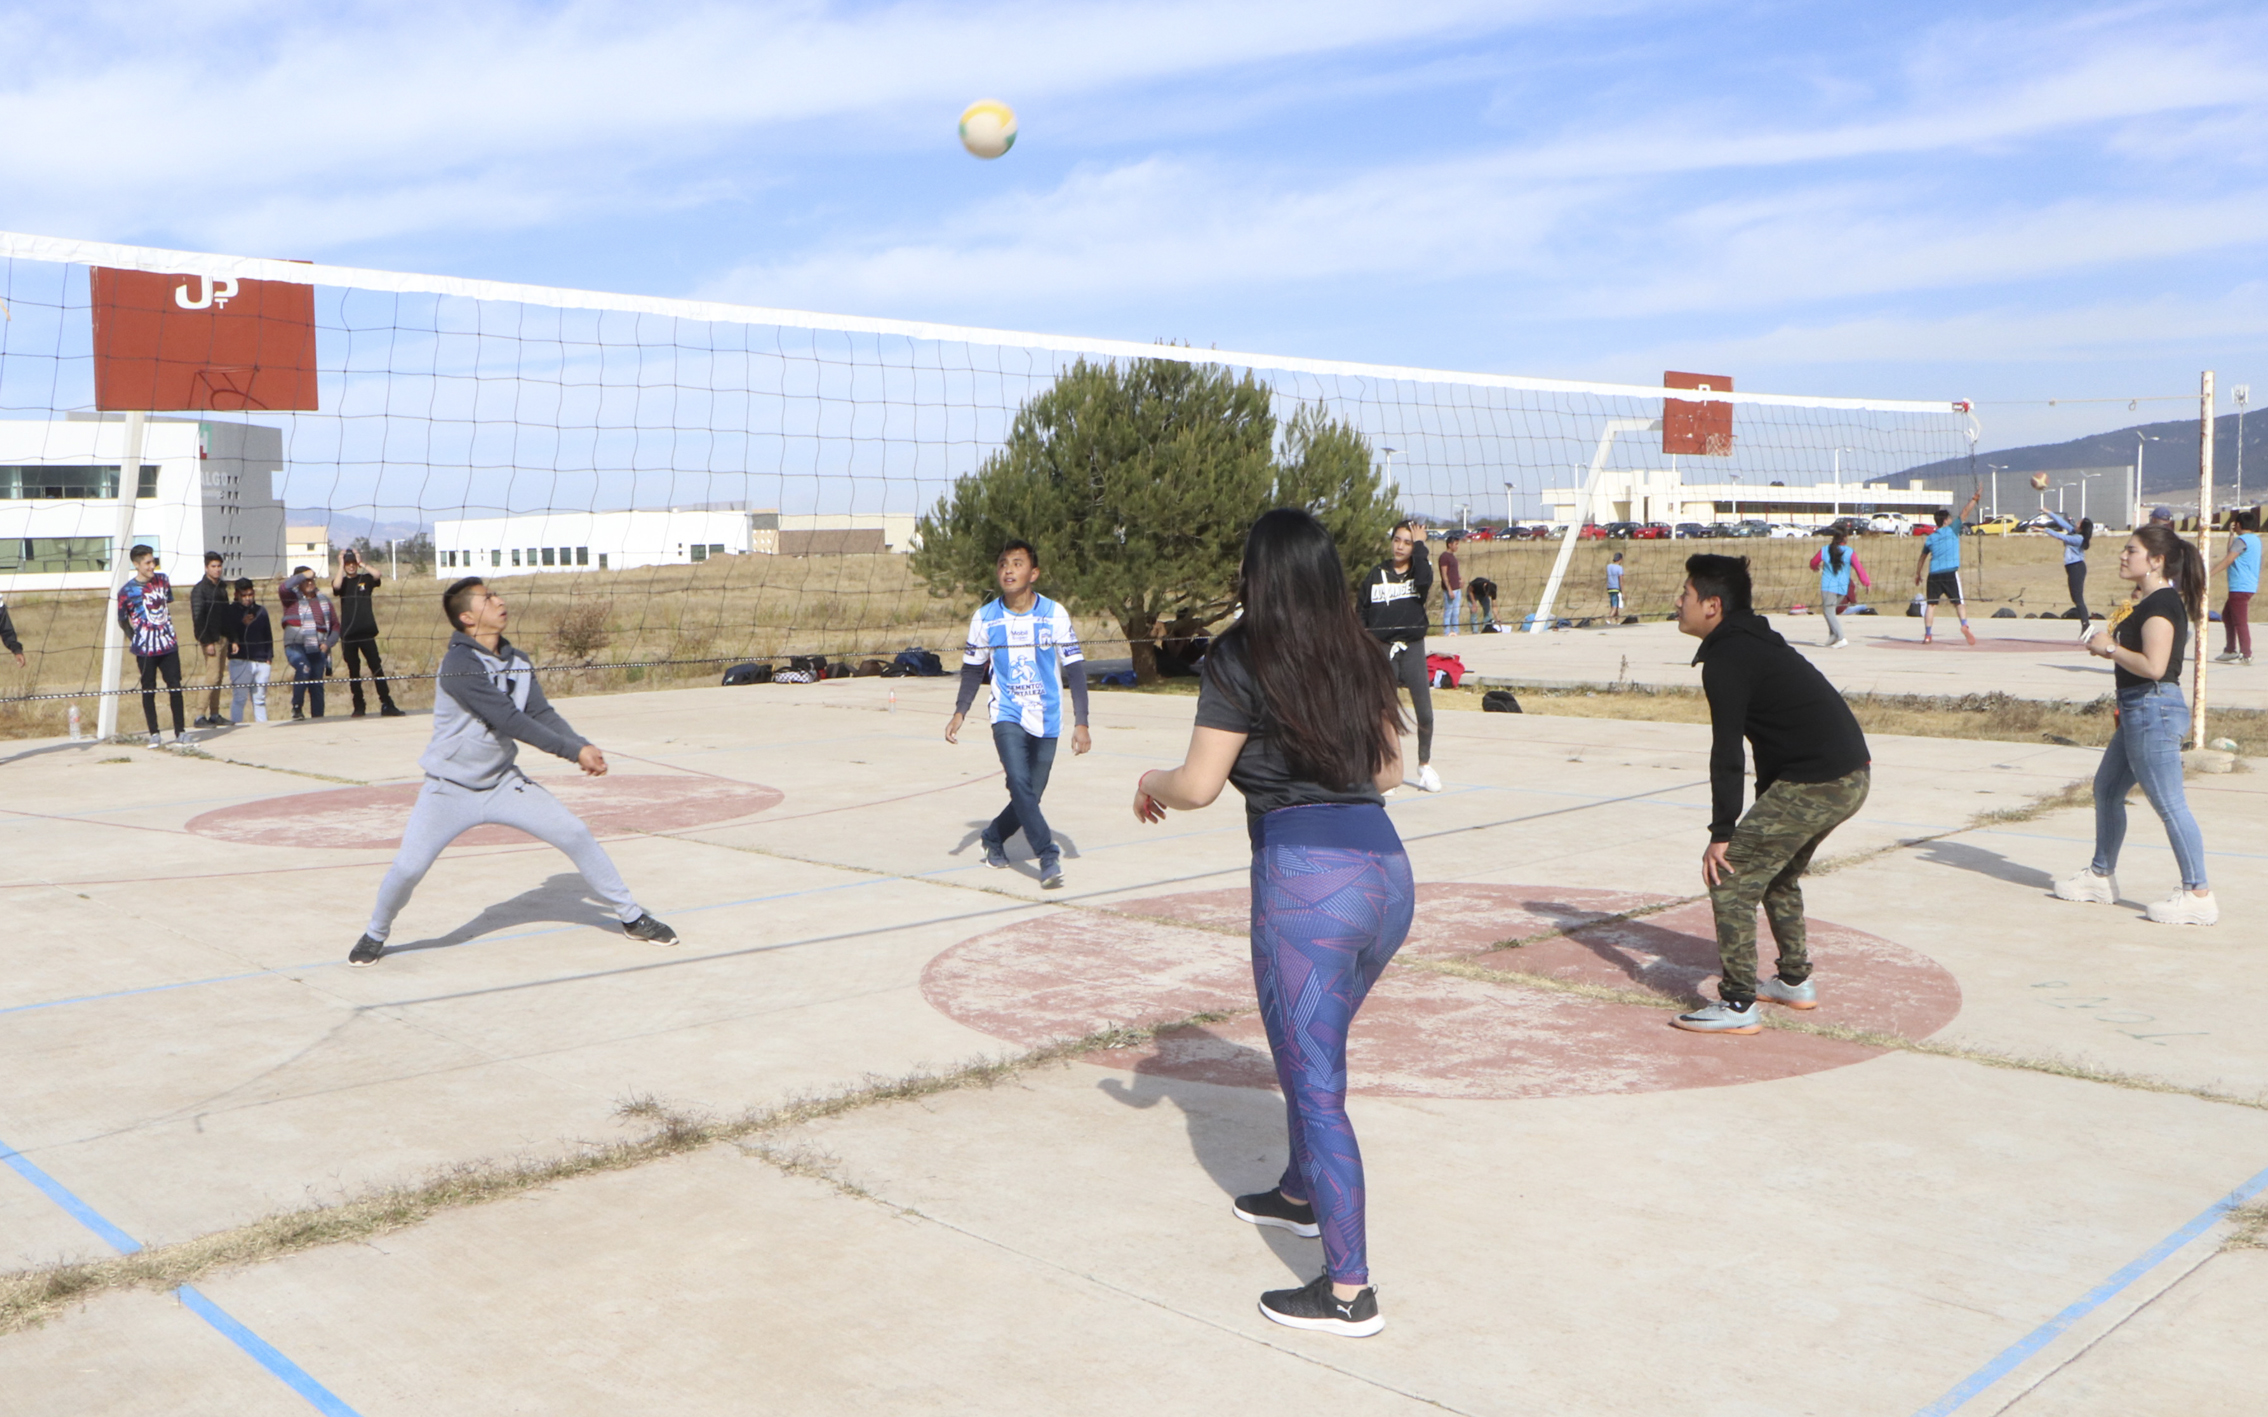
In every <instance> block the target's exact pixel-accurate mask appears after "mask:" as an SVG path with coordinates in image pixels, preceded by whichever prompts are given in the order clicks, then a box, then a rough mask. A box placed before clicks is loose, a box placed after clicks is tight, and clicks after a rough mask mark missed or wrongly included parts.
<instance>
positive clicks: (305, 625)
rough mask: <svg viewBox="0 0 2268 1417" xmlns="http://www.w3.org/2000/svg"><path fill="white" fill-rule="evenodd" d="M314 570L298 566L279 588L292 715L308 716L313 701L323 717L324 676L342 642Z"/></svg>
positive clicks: (316, 709) (316, 713) (329, 669)
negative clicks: (334, 646)
mask: <svg viewBox="0 0 2268 1417" xmlns="http://www.w3.org/2000/svg"><path fill="white" fill-rule="evenodd" d="M320 584H321V583H320V582H318V581H317V580H316V579H315V572H314V571H313V570H312V569H310V568H309V567H306V566H295V567H293V568H292V573H291V575H290V576H288V577H286V578H285V580H284V583H283V584H282V585H281V586H279V587H277V588H276V594H277V596H278V597H279V598H280V599H281V600H282V601H283V612H284V619H283V629H284V658H285V660H287V661H289V663H290V664H291V716H292V717H293V718H305V717H307V702H308V701H309V700H313V701H314V709H315V717H317V718H321V717H322V716H323V679H324V677H325V676H326V675H328V674H329V673H330V672H331V646H332V645H335V644H337V643H338V642H339V627H338V618H337V616H336V615H335V614H334V612H333V610H332V607H331V602H330V600H329V598H328V597H326V596H325V595H324V594H323V592H322V590H321V589H320Z"/></svg>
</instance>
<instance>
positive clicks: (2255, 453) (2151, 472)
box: [1870, 411, 2268, 504]
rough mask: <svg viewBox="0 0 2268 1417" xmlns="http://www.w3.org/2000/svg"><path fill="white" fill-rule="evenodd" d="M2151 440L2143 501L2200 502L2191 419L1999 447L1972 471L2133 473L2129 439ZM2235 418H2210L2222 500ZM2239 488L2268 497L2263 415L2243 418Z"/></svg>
mask: <svg viewBox="0 0 2268 1417" xmlns="http://www.w3.org/2000/svg"><path fill="white" fill-rule="evenodd" d="M2137 433H2143V434H2148V435H2152V436H2154V437H2156V438H2157V440H2158V441H2156V442H2154V443H2152V444H2150V446H2149V451H2148V452H2147V453H2145V454H2144V455H2143V458H2142V492H2143V495H2144V496H2145V497H2169V498H2171V497H2179V496H2182V495H2183V494H2187V496H2188V499H2189V501H2190V502H2191V503H2192V504H2195V502H2196V500H2197V420H2196V419H2194V418H2181V419H2169V420H2168V421H2166V422H2164V423H2141V424H2136V425H2135V426H2133V427H2131V428H2120V429H2116V430H2114V431H2112V432H2109V433H2095V434H2091V435H2089V436H2087V437H2085V438H2073V439H2072V440H2071V441H2069V442H2067V443H2034V444H2032V445H2031V446H2030V447H2024V448H2001V449H1998V450H1996V451H1994V452H1989V453H1979V454H1978V455H1977V460H1976V466H1977V468H1978V470H1979V471H1982V470H1983V468H1984V465H1985V464H1986V463H1998V464H1999V465H2000V466H2001V467H2003V468H2006V469H2007V470H2008V471H2010V472H2013V473H2019V474H2022V473H2031V472H2053V471H2056V470H2058V469H2061V468H2067V467H2132V466H2134V447H2135V439H2134V435H2135V434H2137ZM2236 435H2237V418H2236V415H2235V414H2233V413H2224V414H2222V415H2221V416H2220V417H2219V418H2216V419H2214V420H2213V485H2214V486H2215V487H2216V488H2218V489H2220V495H2221V497H2223V498H2224V499H2225V498H2226V497H2227V496H2228V495H2229V493H2230V491H2231V490H2233V487H2234V483H2235V479H2236ZM1968 475H1969V460H1968V459H1967V458H1947V459H1946V460H1945V461H1943V462H1933V463H1923V464H1922V465H1921V466H1919V467H1912V468H1908V469H1906V470H1905V471H1904V472H1901V473H1898V474H1896V475H1895V476H1893V477H1877V478H1873V479H1870V480H1871V481H1873V482H1877V483H1894V484H1896V485H1898V486H1903V485H1904V484H1905V479H1906V478H1909V477H1924V478H1931V479H1945V481H1943V482H1942V483H1940V485H1944V486H1952V485H1955V484H1956V483H1958V482H1959V481H1960V480H1962V479H1965V478H1967V477H1968ZM2244 485H2245V487H2246V489H2247V491H2246V493H2245V500H2246V501H2247V502H2252V501H2256V500H2260V499H2261V498H2263V497H2268V412H2262V413H2251V412H2249V411H2248V412H2247V413H2246V415H2245V420H2244Z"/></svg>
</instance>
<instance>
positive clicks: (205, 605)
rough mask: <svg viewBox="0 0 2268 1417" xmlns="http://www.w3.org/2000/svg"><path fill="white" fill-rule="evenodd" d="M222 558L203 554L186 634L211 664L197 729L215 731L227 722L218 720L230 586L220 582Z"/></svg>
mask: <svg viewBox="0 0 2268 1417" xmlns="http://www.w3.org/2000/svg"><path fill="white" fill-rule="evenodd" d="M221 565H222V557H221V554H220V553H219V552H218V551H207V552H206V553H205V574H203V575H202V576H199V577H198V578H197V583H196V584H195V585H193V586H191V587H189V633H190V634H191V635H192V636H194V637H195V638H196V641H197V649H198V651H199V652H200V653H201V654H203V655H204V656H205V658H206V659H208V660H211V661H212V670H213V684H212V687H211V688H210V689H208V690H207V691H206V693H205V711H204V712H203V713H201V714H199V715H197V721H196V724H195V725H194V726H195V727H198V728H218V727H220V726H221V725H222V724H223V723H226V722H227V720H226V719H224V718H222V717H221V712H220V696H221V685H223V684H225V683H227V682H228V623H227V617H228V610H229V585H228V582H227V581H226V580H224V579H222V578H221Z"/></svg>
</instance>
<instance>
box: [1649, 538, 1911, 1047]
mask: <svg viewBox="0 0 2268 1417" xmlns="http://www.w3.org/2000/svg"><path fill="white" fill-rule="evenodd" d="M1685 576H1686V580H1685V588H1684V589H1683V590H1681V591H1679V592H1678V596H1677V627H1678V628H1679V629H1680V630H1683V631H1684V632H1685V633H1686V634H1689V635H1692V636H1694V637H1695V638H1696V639H1698V640H1700V641H1701V648H1700V649H1698V650H1696V651H1695V652H1694V655H1693V662H1694V663H1695V664H1698V665H1700V666H1701V691H1702V693H1703V694H1705V695H1707V696H1708V700H1709V725H1710V729H1711V733H1712V741H1711V744H1710V749H1709V796H1710V811H1709V849H1708V850H1707V851H1705V852H1703V853H1702V855H1701V879H1702V880H1703V881H1704V882H1706V883H1707V884H1708V887H1709V902H1710V904H1711V905H1712V906H1714V907H1715V909H1716V916H1717V953H1718V956H1719V958H1720V959H1721V960H1722V961H1723V964H1724V972H1723V974H1722V976H1721V977H1720V979H1719V981H1718V984H1717V996H1718V999H1719V1002H1717V1003H1714V1004H1710V1005H1708V1006H1707V1007H1705V1008H1700V1009H1695V1010H1694V1011H1693V1012H1691V1013H1685V1014H1679V1015H1678V1016H1677V1018H1676V1019H1675V1020H1674V1022H1675V1023H1676V1025H1677V1026H1678V1027H1679V1028H1683V1029H1690V1030H1692V1031H1693V1032H1696V1033H1755V1032H1758V1031H1759V1030H1761V1029H1762V1028H1763V1026H1764V1024H1763V1020H1762V1019H1761V1018H1760V1017H1759V1015H1758V1010H1757V1007H1756V1001H1757V998H1758V997H1759V995H1761V996H1762V997H1763V998H1766V999H1770V1000H1772V1001H1773V1002H1774V1003H1779V1004H1785V1005H1787V1006H1788V1007H1789V1008H1792V1009H1812V1008H1817V1007H1818V1006H1819V988H1818V986H1817V985H1815V984H1813V983H1812V982H1811V958H1810V956H1809V954H1807V953H1806V951H1805V948H1804V925H1803V887H1802V885H1801V881H1802V879H1803V873H1804V871H1805V869H1806V868H1807V867H1809V866H1810V865H1811V856H1812V853H1813V852H1815V851H1817V850H1818V849H1819V843H1821V842H1823V841H1825V840H1826V839H1827V834H1828V833H1829V832H1831V831H1833V830H1834V829H1835V828H1837V827H1839V826H1841V825H1842V824H1843V823H1844V822H1847V821H1849V820H1850V819H1851V817H1852V816H1853V815H1854V814H1855V813H1856V812H1857V811H1858V809H1859V808H1860V807H1861V806H1863V805H1865V803H1866V791H1867V785H1868V780H1869V775H1870V770H1869V767H1868V764H1869V762H1870V759H1869V757H1868V754H1867V747H1866V735H1865V734H1863V733H1861V732H1860V731H1859V725H1858V719H1857V718H1856V717H1855V716H1854V715H1853V714H1852V713H1851V706H1850V705H1849V704H1847V703H1845V702H1843V696H1842V695H1841V694H1839V693H1837V692H1836V691H1835V686H1834V685H1832V684H1830V683H1828V682H1827V679H1826V676H1825V675H1823V674H1821V673H1820V672H1819V671H1818V669H1817V668H1815V667H1813V665H1812V663H1811V661H1810V660H1808V659H1805V658H1804V657H1803V656H1802V655H1800V654H1798V653H1796V651H1795V650H1794V649H1793V648H1792V647H1791V646H1790V645H1789V644H1788V642H1787V641H1786V640H1784V639H1781V638H1780V637H1779V635H1777V634H1775V633H1774V632H1773V630H1772V627H1771V625H1770V623H1769V622H1767V621H1766V620H1765V619H1764V617H1763V616H1761V615H1758V614H1756V613H1755V612H1754V611H1753V610H1751V609H1750V608H1749V578H1748V558H1747V557H1745V556H1741V557H1733V556H1689V557H1687V558H1686V562H1685ZM1743 739H1746V740H1747V741H1748V744H1749V746H1750V747H1752V748H1753V749H1754V750H1755V753H1756V805H1755V806H1753V807H1751V808H1749V810H1748V815H1746V816H1741V815H1740V804H1741V777H1742V752H1741V740H1743ZM1736 818H1738V821H1737V823H1736V821H1735V819H1736ZM1760 901H1761V902H1762V904H1763V906H1764V913H1765V915H1766V917H1767V918H1769V919H1770V920H1771V922H1772V939H1773V940H1774V942H1775V943H1777V944H1778V945H1779V947H1780V961H1779V972H1778V973H1777V974H1776V975H1775V976H1773V977H1772V978H1769V979H1766V980H1764V981H1762V983H1761V985H1759V983H1758V981H1757V978H1756V907H1757V904H1758V902H1760Z"/></svg>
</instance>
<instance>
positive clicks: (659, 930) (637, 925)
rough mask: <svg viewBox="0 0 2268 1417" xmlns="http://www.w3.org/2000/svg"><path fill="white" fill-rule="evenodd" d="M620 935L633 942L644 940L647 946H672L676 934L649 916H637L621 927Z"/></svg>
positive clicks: (675, 939)
mask: <svg viewBox="0 0 2268 1417" xmlns="http://www.w3.org/2000/svg"><path fill="white" fill-rule="evenodd" d="M622 933H623V934H625V935H628V936H629V937H630V938H631V939H633V940H644V941H646V942H648V943H649V944H656V945H674V944H676V943H677V932H676V931H675V930H672V929H670V928H669V927H668V926H667V925H664V924H662V923H661V922H660V921H659V920H656V919H654V917H653V916H651V915H641V916H639V917H638V918H637V919H635V920H633V921H631V922H630V923H629V924H627V925H625V926H623V927H622Z"/></svg>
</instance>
